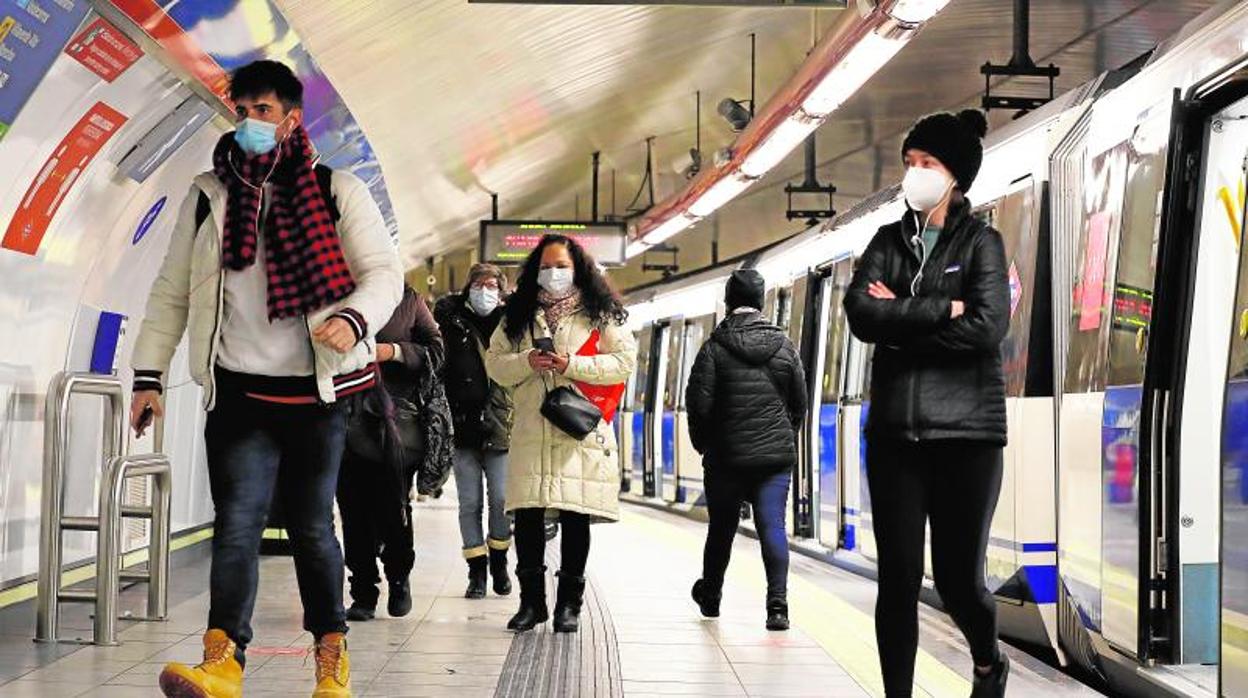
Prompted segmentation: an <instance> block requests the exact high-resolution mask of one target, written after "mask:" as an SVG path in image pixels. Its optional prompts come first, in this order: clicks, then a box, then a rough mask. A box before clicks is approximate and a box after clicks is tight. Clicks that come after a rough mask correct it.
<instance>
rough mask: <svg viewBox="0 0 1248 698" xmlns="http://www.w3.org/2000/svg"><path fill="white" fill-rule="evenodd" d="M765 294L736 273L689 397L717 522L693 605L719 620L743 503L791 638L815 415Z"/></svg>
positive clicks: (774, 622)
mask: <svg viewBox="0 0 1248 698" xmlns="http://www.w3.org/2000/svg"><path fill="white" fill-rule="evenodd" d="M763 294H764V283H763V277H762V275H760V274H759V273H758V272H757V271H754V270H752V269H748V270H739V271H735V272H733V274H732V276H731V277H730V278H729V279H728V287H727V292H726V294H725V302H726V305H727V307H728V318H727V319H725V320H724V321H723V322H722V323H720V325H719V327H718V328H716V330H715V332H714V333H713V334H712V335H711V338H710V340H709V341H707V342H706V344H704V345H703V346H702V349H701V350H700V351H699V352H698V357H697V359H696V360H695V361H694V363H693V372H692V374H691V375H690V377H689V386H688V389H687V390H686V392H685V395H686V403H687V407H688V410H689V436H690V440H691V441H692V443H693V447H694V448H695V449H697V451H698V453H701V454H702V456H703V465H704V468H705V471H706V508H707V512H708V514H709V516H710V526H709V527H708V528H707V534H706V547H705V548H704V549H703V552H702V578H701V579H699V580H698V581H697V582H696V583H695V584H694V585H693V598H694V601H696V602H697V604H698V606H699V607H700V608H701V610H702V614H703V615H705V616H708V617H715V616H718V615H719V600H720V590H721V588H722V585H723V583H724V572H725V571H726V570H727V569H728V557H729V555H730V554H731V553H732V539H733V537H734V536H735V535H736V532H737V524H738V522H739V521H740V516H741V503H742V502H746V501H748V502H750V504H751V505H752V506H753V509H754V523H755V526H756V528H757V529H758V538H759V542H760V544H761V545H762V549H763V567H764V568H765V569H766V571H767V629H768V630H786V629H788V627H789V617H788V612H789V609H788V602H787V578H788V573H789V547H788V540H787V539H786V538H785V530H784V512H785V505H786V503H787V502H788V493H789V482H790V480H791V479H792V476H793V468H794V467H795V466H796V465H797V432H798V429H799V427H800V426H801V423H802V419H803V416H804V415H805V413H806V375H805V372H804V371H803V370H802V362H801V359H800V358H798V355H797V350H796V349H795V348H794V346H793V342H791V341H790V340H789V338H788V337H787V336H786V335H785V334H784V331H783V330H781V329H780V328H779V327H776V326H775V325H772V324H771V323H769V322H767V321H766V320H764V319H763V316H762V313H761V312H760V310H759V309H760V308H762V307H763Z"/></svg>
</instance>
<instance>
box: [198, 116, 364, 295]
mask: <svg viewBox="0 0 1248 698" xmlns="http://www.w3.org/2000/svg"><path fill="white" fill-rule="evenodd" d="M314 163H315V156H314V152H313V150H312V144H311V142H310V141H309V140H308V134H307V132H306V131H304V130H303V127H302V126H299V127H298V128H296V129H294V130H293V131H291V133H290V135H289V136H288V137H287V138H286V140H284V141H282V143H280V144H279V145H278V146H277V147H276V148H274V149H273V150H271V151H269V152H267V153H263V154H261V155H254V156H248V155H247V154H245V153H244V152H243V151H242V149H241V148H239V147H238V144H237V143H235V142H234V134H232V133H227V134H225V135H224V136H222V137H221V140H220V141H219V142H218V143H217V147H216V150H215V151H213V154H212V165H213V172H214V173H215V174H216V175H217V178H218V179H220V180H221V182H223V183H224V184H225V187H226V190H227V191H228V200H227V203H226V207H225V239H224V243H223V246H222V247H223V249H222V257H223V262H224V263H225V267H226V268H227V269H232V270H234V271H240V270H242V269H246V268H247V267H249V266H251V265H252V264H254V263H255V261H256V245H257V242H258V239H257V228H258V227H259V221H260V195H261V191H262V189H263V186H264V184H265V182H266V181H267V182H268V183H270V184H272V185H273V186H272V198H271V200H270V202H269V209H268V219H267V220H266V221H265V225H264V246H265V249H266V250H267V254H266V255H265V256H266V257H267V259H265V260H264V263H265V269H266V270H267V272H268V276H269V293H268V300H269V319H270V320H276V319H279V318H288V317H296V316H299V315H306V314H307V313H310V312H312V311H314V310H317V309H319V308H323V307H325V306H326V305H329V304H330V303H333V302H335V301H339V300H342V299H343V298H345V297H347V296H348V295H350V293H351V292H352V291H354V290H355V279H353V278H352V277H351V270H350V269H349V268H348V267H347V261H346V258H345V257H344V256H343V254H342V243H341V241H340V240H339V238H338V230H337V228H335V226H334V219H333V216H332V214H331V213H330V210H329V206H328V205H327V204H326V202H325V198H324V197H323V196H322V195H321V187H320V185H319V184H318V182H317V180H316V173H315V171H314V169H313V168H314Z"/></svg>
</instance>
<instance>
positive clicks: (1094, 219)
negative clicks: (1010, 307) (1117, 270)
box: [1065, 143, 1128, 393]
mask: <svg viewBox="0 0 1248 698" xmlns="http://www.w3.org/2000/svg"><path fill="white" fill-rule="evenodd" d="M1127 151H1128V146H1127V144H1125V143H1124V144H1121V145H1118V146H1116V147H1114V148H1112V149H1110V150H1108V151H1106V152H1104V153H1102V154H1100V155H1098V156H1097V157H1096V158H1094V159H1093V160H1092V162H1091V165H1090V169H1089V171H1088V172H1087V173H1085V176H1084V181H1085V182H1086V183H1087V186H1086V187H1085V188H1084V200H1083V229H1082V231H1081V232H1080V236H1079V247H1078V250H1079V255H1078V261H1077V264H1076V266H1075V270H1074V272H1075V274H1074V279H1075V283H1074V291H1073V295H1072V298H1071V300H1072V309H1071V321H1070V349H1069V352H1068V357H1069V358H1068V360H1067V366H1066V381H1065V384H1066V392H1067V393H1090V392H1099V391H1102V390H1104V389H1105V379H1106V363H1107V361H1106V357H1107V356H1108V344H1109V326H1110V321H1111V319H1110V318H1109V312H1108V311H1109V310H1110V309H1111V301H1112V298H1113V286H1114V276H1115V275H1114V269H1113V266H1114V264H1115V263H1116V261H1117V258H1116V257H1115V256H1113V255H1111V254H1110V251H1111V250H1114V249H1115V248H1116V246H1117V239H1118V231H1119V227H1120V221H1121V217H1122V203H1123V192H1124V187H1125V182H1126V171H1127V157H1126V156H1127Z"/></svg>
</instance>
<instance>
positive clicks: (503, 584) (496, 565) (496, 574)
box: [490, 548, 511, 596]
mask: <svg viewBox="0 0 1248 698" xmlns="http://www.w3.org/2000/svg"><path fill="white" fill-rule="evenodd" d="M490 576H491V577H493V578H494V593H495V594H498V595H499V596H506V595H508V594H510V593H511V577H508V576H507V551H506V550H495V549H494V548H490Z"/></svg>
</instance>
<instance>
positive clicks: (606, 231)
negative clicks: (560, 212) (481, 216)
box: [481, 221, 628, 267]
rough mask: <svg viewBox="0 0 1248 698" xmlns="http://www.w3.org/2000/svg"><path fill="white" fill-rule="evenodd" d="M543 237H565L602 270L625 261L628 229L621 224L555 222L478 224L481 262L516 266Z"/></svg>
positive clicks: (494, 222)
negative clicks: (601, 266) (578, 246)
mask: <svg viewBox="0 0 1248 698" xmlns="http://www.w3.org/2000/svg"><path fill="white" fill-rule="evenodd" d="M546 235H565V236H567V237H570V238H572V239H573V240H576V242H577V243H578V244H579V245H580V246H581V247H583V248H585V251H586V252H588V253H589V255H590V256H591V257H593V258H594V261H596V262H598V263H599V264H601V265H603V266H604V267H622V266H624V263H625V262H626V261H627V258H626V257H625V255H624V250H625V248H626V247H627V245H628V230H627V228H626V227H625V225H624V223H601V222H599V223H572V222H558V221H481V261H483V262H489V263H491V264H499V265H508V266H517V265H520V264H522V263H523V262H524V259H525V258H526V257H528V256H529V253H530V252H532V251H533V250H534V249H536V248H537V245H538V243H539V242H541V241H542V238H543V237H544V236H546Z"/></svg>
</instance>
